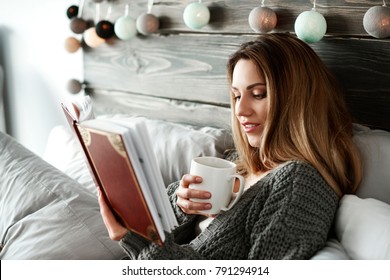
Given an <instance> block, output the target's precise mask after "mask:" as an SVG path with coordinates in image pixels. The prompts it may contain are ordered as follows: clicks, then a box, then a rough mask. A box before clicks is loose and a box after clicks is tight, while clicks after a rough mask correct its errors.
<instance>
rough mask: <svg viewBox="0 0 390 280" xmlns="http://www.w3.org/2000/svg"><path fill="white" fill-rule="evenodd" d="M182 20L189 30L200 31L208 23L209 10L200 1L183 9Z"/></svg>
mask: <svg viewBox="0 0 390 280" xmlns="http://www.w3.org/2000/svg"><path fill="white" fill-rule="evenodd" d="M183 20H184V23H185V25H186V26H187V27H189V28H191V29H195V30H197V29H202V28H203V27H205V26H206V25H207V24H208V23H209V21H210V10H209V8H207V6H205V5H204V4H203V3H202V0H199V2H195V3H191V4H189V5H188V6H187V7H185V9H184V12H183Z"/></svg>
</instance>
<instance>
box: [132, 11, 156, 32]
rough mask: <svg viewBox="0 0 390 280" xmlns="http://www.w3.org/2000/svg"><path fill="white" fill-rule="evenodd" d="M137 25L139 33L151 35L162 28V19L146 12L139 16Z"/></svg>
mask: <svg viewBox="0 0 390 280" xmlns="http://www.w3.org/2000/svg"><path fill="white" fill-rule="evenodd" d="M136 27H137V30H138V32H139V33H141V34H143V35H149V34H151V33H154V32H157V30H158V29H159V28H160V20H159V19H158V17H156V16H155V15H153V14H151V13H144V14H141V15H140V16H138V18H137V21H136Z"/></svg>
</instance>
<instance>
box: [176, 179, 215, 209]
mask: <svg viewBox="0 0 390 280" xmlns="http://www.w3.org/2000/svg"><path fill="white" fill-rule="evenodd" d="M201 182H202V178H201V177H199V176H193V175H188V174H187V175H184V176H183V178H182V179H181V180H180V186H179V188H178V189H177V191H176V195H177V201H176V204H177V205H178V206H179V207H180V209H181V210H182V211H183V212H184V213H186V214H198V215H205V214H203V213H200V212H199V211H204V210H209V209H211V204H210V203H208V202H193V201H191V200H190V198H201V199H209V198H210V197H211V193H210V192H208V191H202V190H195V189H190V188H189V185H190V184H199V183H201ZM205 216H209V215H205Z"/></svg>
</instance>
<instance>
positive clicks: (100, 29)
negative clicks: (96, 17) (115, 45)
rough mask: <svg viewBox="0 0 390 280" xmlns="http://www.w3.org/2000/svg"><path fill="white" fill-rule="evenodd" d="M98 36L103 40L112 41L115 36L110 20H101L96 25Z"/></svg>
mask: <svg viewBox="0 0 390 280" xmlns="http://www.w3.org/2000/svg"><path fill="white" fill-rule="evenodd" d="M95 29H96V34H97V35H98V36H99V37H100V38H103V39H110V38H111V37H112V36H114V25H113V24H112V23H111V22H109V21H108V20H101V21H99V22H98V23H97V24H96V27H95Z"/></svg>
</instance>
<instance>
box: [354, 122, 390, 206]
mask: <svg viewBox="0 0 390 280" xmlns="http://www.w3.org/2000/svg"><path fill="white" fill-rule="evenodd" d="M354 141H355V143H356V144H357V146H358V147H359V150H360V151H361V153H362V156H363V172H364V174H363V181H362V183H361V185H360V187H359V190H358V192H357V195H358V196H359V197H361V198H375V199H378V200H381V201H384V202H386V203H388V204H390V172H389V171H390V132H387V131H384V130H377V129H376V130H374V129H369V128H367V127H364V126H355V131H354Z"/></svg>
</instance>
